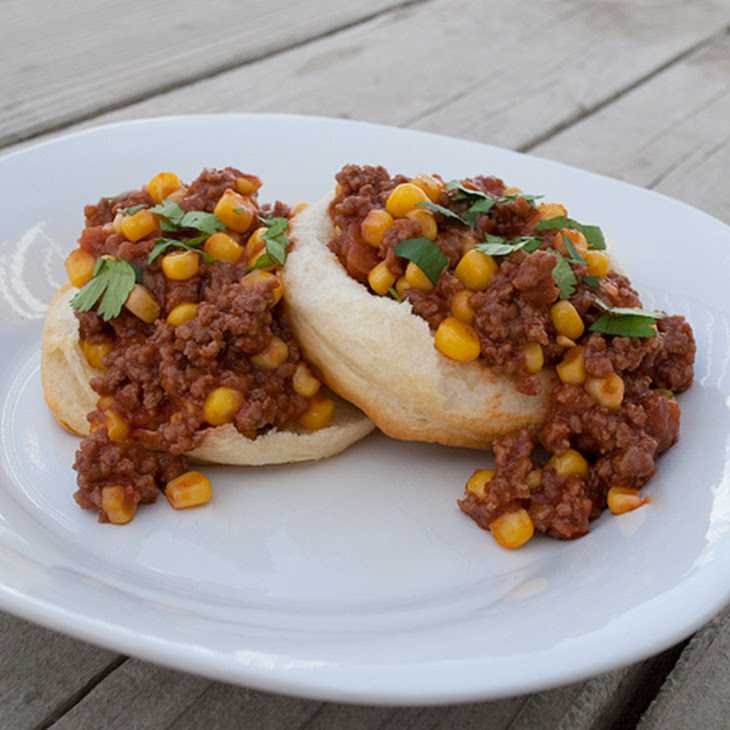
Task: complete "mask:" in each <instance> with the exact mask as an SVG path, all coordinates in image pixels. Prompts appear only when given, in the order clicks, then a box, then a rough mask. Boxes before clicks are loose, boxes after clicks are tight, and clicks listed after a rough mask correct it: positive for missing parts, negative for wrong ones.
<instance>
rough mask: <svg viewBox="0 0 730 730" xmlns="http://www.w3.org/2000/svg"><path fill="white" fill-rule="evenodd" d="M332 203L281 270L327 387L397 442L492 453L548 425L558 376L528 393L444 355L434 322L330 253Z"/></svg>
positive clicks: (297, 236) (315, 215) (296, 242)
mask: <svg viewBox="0 0 730 730" xmlns="http://www.w3.org/2000/svg"><path fill="white" fill-rule="evenodd" d="M332 197H333V194H331V193H330V194H329V195H327V196H325V197H324V198H322V199H321V200H320V201H318V202H317V203H315V204H313V205H311V206H309V207H308V208H306V209H305V210H303V211H302V212H301V213H299V215H298V216H297V217H296V218H295V219H294V221H293V222H292V230H291V238H292V239H293V246H292V248H291V250H290V252H289V254H288V258H287V265H286V267H285V269H284V271H283V278H284V286H285V292H286V294H285V298H286V304H287V315H288V319H289V322H290V325H291V327H292V330H293V331H294V334H295V335H296V337H297V339H298V340H299V342H300V343H301V344H302V348H303V350H304V353H305V356H306V358H307V359H308V360H309V361H310V362H312V363H313V364H314V365H315V366H316V367H318V368H319V369H320V370H321V372H322V373H323V374H324V377H325V379H326V380H327V382H328V383H329V385H330V387H331V388H332V389H333V390H335V391H336V392H337V393H338V394H339V395H341V396H342V397H343V398H346V399H347V400H349V401H351V402H352V403H354V404H355V405H357V406H358V407H359V408H361V409H362V410H363V411H365V413H366V414H367V415H368V416H369V417H370V418H371V419H372V420H373V421H374V422H375V424H376V425H377V426H378V428H380V429H381V430H382V431H384V432H385V433H386V434H388V435H389V436H392V437H394V438H398V439H406V440H419V441H430V442H438V443H441V444H445V445H448V446H467V447H474V448H488V447H489V446H490V445H491V444H492V442H493V441H494V440H495V439H497V438H499V437H501V436H503V435H505V434H507V433H509V432H510V431H513V430H515V429H517V428H522V427H525V426H528V425H531V424H539V423H540V422H542V421H543V420H544V418H545V413H546V409H547V399H548V393H549V391H550V389H551V386H552V384H553V383H554V382H555V374H554V373H553V372H552V371H548V370H546V371H545V372H543V373H541V375H540V377H541V379H542V380H543V386H544V387H543V392H542V393H541V394H539V395H535V396H530V395H525V394H523V393H519V392H518V391H517V390H516V389H515V388H514V386H513V382H512V380H511V378H510V377H508V376H497V375H495V373H494V372H492V371H491V370H490V369H489V368H488V367H486V366H484V365H483V364H481V363H479V362H455V361H453V360H450V359H449V358H447V357H445V356H444V355H442V354H441V353H440V352H438V350H436V348H435V347H434V339H433V333H432V332H431V331H430V329H429V326H428V324H427V323H426V321H425V320H423V319H421V318H420V317H418V316H416V315H414V314H413V313H412V310H411V306H410V304H409V303H408V302H407V301H406V302H402V303H399V302H397V301H395V300H394V299H391V298H390V297H377V296H373V295H372V294H370V292H369V291H368V290H367V288H366V287H364V286H362V285H361V284H360V283H358V282H357V281H355V280H353V279H352V278H350V277H349V276H348V274H347V272H346V271H345V269H344V268H343V267H342V265H341V264H340V262H339V261H338V260H337V258H336V256H335V255H334V254H333V253H332V252H331V251H330V250H329V248H328V246H327V244H328V242H329V240H330V239H331V238H332V235H333V232H334V229H333V224H332V221H331V219H330V218H329V215H328V212H327V209H328V206H329V203H330V201H331V200H332Z"/></svg>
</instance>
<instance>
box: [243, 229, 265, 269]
mask: <svg viewBox="0 0 730 730" xmlns="http://www.w3.org/2000/svg"><path fill="white" fill-rule="evenodd" d="M266 230H267V229H266V226H261V227H260V228H257V229H256V230H255V231H254V232H253V233H252V234H251V235H250V236H249V237H248V241H246V246H245V248H244V250H245V251H246V261H247V262H248V263H251V259H252V258H253V257H254V256H255V255H256V254H257V253H258V252H259V251H260V250H261V249H262V248H263V247H264V246H265V245H266V241H264V233H266Z"/></svg>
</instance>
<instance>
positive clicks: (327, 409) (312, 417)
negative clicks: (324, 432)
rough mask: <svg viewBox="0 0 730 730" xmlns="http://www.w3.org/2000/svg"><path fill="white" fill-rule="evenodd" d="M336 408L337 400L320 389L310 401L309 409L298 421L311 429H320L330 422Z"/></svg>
mask: <svg viewBox="0 0 730 730" xmlns="http://www.w3.org/2000/svg"><path fill="white" fill-rule="evenodd" d="M334 410H335V402H334V401H333V400H332V398H327V396H325V395H323V394H322V392H321V391H320V392H318V393H316V394H315V395H314V397H313V398H312V399H311V400H310V401H309V406H308V407H307V410H306V411H305V412H304V413H303V414H302V415H301V416H300V417H299V418H298V419H297V423H298V424H299V425H300V426H303V427H304V428H306V429H309V430H310V431H318V430H319V429H321V428H324V427H325V426H327V425H328V424H329V422H330V421H331V420H332V414H333V413H334Z"/></svg>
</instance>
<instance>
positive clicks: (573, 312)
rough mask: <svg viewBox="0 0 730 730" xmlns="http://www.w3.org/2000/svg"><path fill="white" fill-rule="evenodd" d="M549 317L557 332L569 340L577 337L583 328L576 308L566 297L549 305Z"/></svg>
mask: <svg viewBox="0 0 730 730" xmlns="http://www.w3.org/2000/svg"><path fill="white" fill-rule="evenodd" d="M550 317H551V319H552V321H553V325H554V327H555V329H556V331H557V333H558V334H559V335H565V336H566V337H570V339H571V340H576V339H578V337H580V336H581V335H582V334H583V331H584V330H585V325H584V324H583V320H582V319H581V318H580V314H578V310H577V309H576V308H575V307H574V306H573V305H572V304H571V303H570V302H569V301H568V300H567V299H561V300H560V301H558V302H555V304H553V306H552V307H550Z"/></svg>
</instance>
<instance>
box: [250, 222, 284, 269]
mask: <svg viewBox="0 0 730 730" xmlns="http://www.w3.org/2000/svg"><path fill="white" fill-rule="evenodd" d="M259 220H260V221H261V222H262V223H263V224H264V226H265V227H266V233H264V236H263V238H264V245H265V246H266V253H264V254H262V255H261V256H259V257H258V258H257V259H256V261H255V262H254V264H253V265H252V266H249V267H248V268H247V269H246V271H252V270H253V269H266V268H268V267H269V266H275V265H276V264H280V265H281V266H283V265H284V263H285V262H286V250H287V248H289V245H290V244H291V241H290V240H289V237H288V236H287V235H286V231H287V228H289V219H288V218H276V217H274V216H271V215H270V216H269V217H268V218H265V219H264V218H260V219H259Z"/></svg>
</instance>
